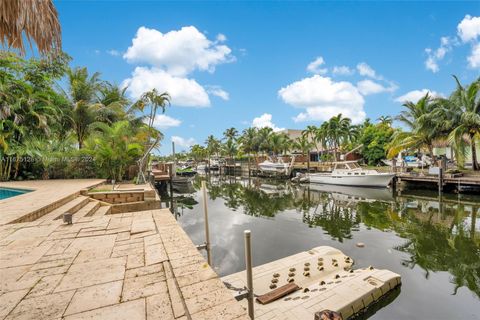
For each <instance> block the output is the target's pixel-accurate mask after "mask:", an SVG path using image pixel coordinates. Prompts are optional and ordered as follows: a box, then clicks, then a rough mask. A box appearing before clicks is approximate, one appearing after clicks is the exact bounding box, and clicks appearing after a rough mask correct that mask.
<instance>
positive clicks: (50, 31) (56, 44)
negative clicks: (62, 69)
mask: <svg viewBox="0 0 480 320" xmlns="http://www.w3.org/2000/svg"><path fill="white" fill-rule="evenodd" d="M0 21H1V23H0V42H1V43H2V44H3V45H6V46H7V47H11V48H16V49H18V50H19V51H20V52H21V53H23V54H25V44H24V40H28V42H29V44H31V41H32V40H33V41H34V42H35V43H36V44H37V47H38V51H39V52H40V53H41V54H48V53H54V52H55V53H57V52H59V51H60V50H61V47H62V35H61V29H60V21H59V20H58V14H57V10H56V9H55V6H54V5H53V2H52V1H51V0H8V1H2V2H0Z"/></svg>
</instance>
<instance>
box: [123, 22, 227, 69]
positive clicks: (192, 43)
mask: <svg viewBox="0 0 480 320" xmlns="http://www.w3.org/2000/svg"><path fill="white" fill-rule="evenodd" d="M225 39H226V37H225V36H224V35H219V36H217V40H218V41H211V40H209V39H207V37H206V36H205V35H204V34H203V33H201V32H200V31H198V29H197V28H195V27H194V26H188V27H182V28H181V29H180V30H173V31H169V32H167V33H161V32H160V31H158V30H155V29H149V28H146V27H140V28H139V29H138V31H137V34H136V36H135V38H134V39H133V40H132V45H131V46H130V47H129V48H128V49H127V52H126V53H125V54H124V55H123V57H124V58H125V59H126V60H127V61H128V62H132V63H147V64H150V65H152V66H155V67H157V68H163V69H165V70H166V71H167V72H168V73H169V74H171V75H174V76H186V75H187V74H189V73H191V72H192V71H194V70H200V71H209V72H213V71H214V70H215V66H216V65H218V64H222V63H228V62H232V61H234V57H233V56H232V55H231V51H232V50H231V49H230V48H229V47H228V46H226V45H223V44H219V43H218V42H221V41H224V40H225Z"/></svg>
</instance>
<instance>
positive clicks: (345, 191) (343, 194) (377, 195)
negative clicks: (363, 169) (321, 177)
mask: <svg viewBox="0 0 480 320" xmlns="http://www.w3.org/2000/svg"><path fill="white" fill-rule="evenodd" d="M310 190H314V191H320V192H327V193H331V194H332V197H333V198H334V199H336V200H343V201H357V202H372V201H385V202H391V201H394V200H395V199H394V197H393V193H392V192H391V190H389V189H387V188H382V189H380V188H364V187H363V188H362V187H348V186H336V185H325V184H310Z"/></svg>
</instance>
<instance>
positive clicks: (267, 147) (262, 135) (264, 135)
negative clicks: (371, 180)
mask: <svg viewBox="0 0 480 320" xmlns="http://www.w3.org/2000/svg"><path fill="white" fill-rule="evenodd" d="M272 133H273V129H272V128H270V127H264V128H261V129H259V130H258V141H259V146H258V148H259V151H263V152H264V153H265V154H268V152H269V151H271V137H272Z"/></svg>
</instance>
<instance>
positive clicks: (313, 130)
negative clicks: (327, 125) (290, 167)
mask: <svg viewBox="0 0 480 320" xmlns="http://www.w3.org/2000/svg"><path fill="white" fill-rule="evenodd" d="M302 135H303V136H306V137H307V138H309V139H310V141H311V142H313V143H314V144H315V149H316V150H317V157H318V159H320V150H319V148H318V142H319V140H320V139H321V136H320V135H319V128H317V127H316V126H307V128H306V129H305V130H303V131H302Z"/></svg>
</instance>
